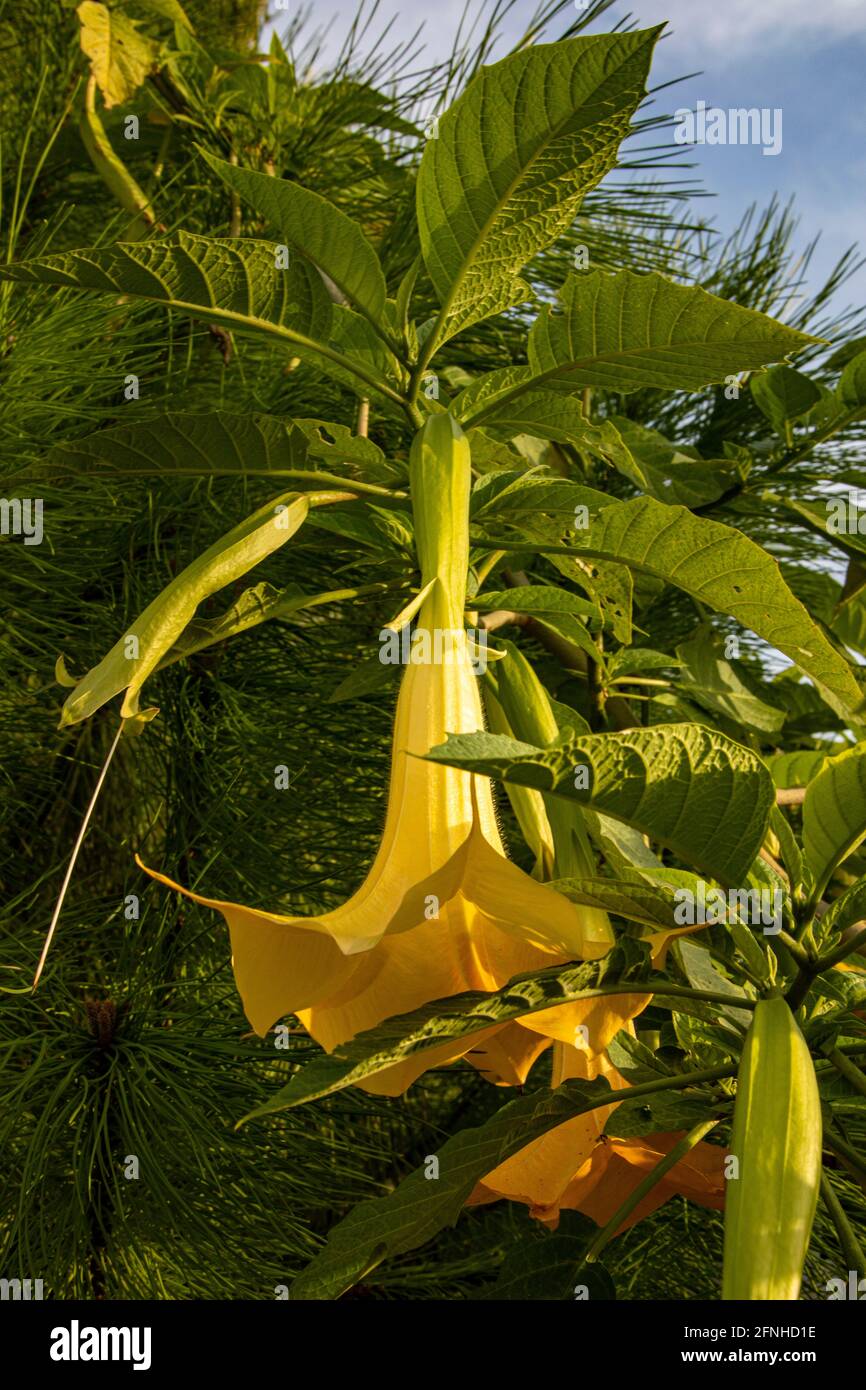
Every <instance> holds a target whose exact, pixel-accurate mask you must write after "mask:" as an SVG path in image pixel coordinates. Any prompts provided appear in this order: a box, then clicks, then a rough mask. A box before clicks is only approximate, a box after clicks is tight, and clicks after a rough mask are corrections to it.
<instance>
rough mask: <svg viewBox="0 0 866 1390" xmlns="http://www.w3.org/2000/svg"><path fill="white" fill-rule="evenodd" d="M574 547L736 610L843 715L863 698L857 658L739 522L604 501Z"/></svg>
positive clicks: (652, 504) (720, 608)
mask: <svg viewBox="0 0 866 1390" xmlns="http://www.w3.org/2000/svg"><path fill="white" fill-rule="evenodd" d="M568 539H569V540H571V537H569V538H568ZM575 550H577V551H579V552H580V553H581V554H584V555H593V556H598V557H599V558H602V559H606V560H615V561H618V562H620V563H621V564H625V565H629V566H631V567H633V568H634V569H636V570H639V571H642V572H644V573H649V574H652V575H654V576H656V577H657V578H659V579H663V580H665V581H666V582H667V583H670V584H675V585H676V586H677V588H679V589H683V590H684V591H685V592H686V593H687V594H691V595H692V597H693V598H696V599H698V600H700V602H702V603H705V604H706V605H707V606H708V607H710V608H713V609H715V611H716V612H718V613H729V614H730V615H731V616H732V617H734V618H736V619H737V621H738V622H739V623H741V624H742V625H743V627H746V628H750V629H751V630H752V631H753V632H756V633H757V634H758V636H759V637H763V638H764V640H765V641H766V642H769V643H770V644H771V646H774V647H776V648H778V650H779V651H781V652H784V653H785V655H786V656H789V657H790V658H791V659H792V661H794V662H795V663H796V665H797V666H799V667H800V669H801V670H802V671H803V672H804V673H805V674H806V675H808V676H810V677H811V678H812V680H813V681H814V683H815V685H816V686H817V688H818V690H819V691H820V693H821V695H822V696H823V698H824V700H825V701H826V702H827V704H828V705H829V706H830V708H831V709H833V710H835V711H836V712H837V713H838V714H840V715H842V716H843V717H846V718H847V717H850V716H851V715H852V714H853V713H854V712H856V710H857V709H859V707H860V706H861V705H862V703H863V695H862V693H861V690H860V687H859V685H858V684H857V681H856V680H855V678H854V673H853V671H852V669H851V666H850V664H849V663H848V662H847V661H846V660H845V659H844V657H842V656H841V655H840V654H839V652H837V651H836V649H835V648H834V647H833V646H832V645H831V643H830V642H829V641H828V640H827V638H826V637H825V636H824V634H823V633H822V632H821V631H820V629H819V628H818V626H817V625H816V624H815V623H814V622H813V621H812V619H811V618H810V616H809V614H808V612H807V610H806V609H805V608H804V607H803V605H802V604H801V603H800V602H799V600H798V599H796V598H795V597H794V595H793V594H792V593H791V591H790V590H789V589H788V587H787V585H786V584H785V582H784V580H783V579H782V576H781V574H780V572H779V566H778V563H777V561H775V560H774V559H772V557H771V556H770V555H768V554H767V553H766V551H764V550H762V549H761V547H760V546H758V545H756V544H755V543H754V541H751V540H749V539H748V538H747V537H746V536H744V535H742V534H741V532H739V531H736V530H734V529H733V528H732V527H729V526H723V525H722V524H721V523H720V522H718V521H710V520H709V519H708V518H707V517H702V516H695V515H694V514H693V513H692V512H689V511H687V510H686V509H685V508H684V507H665V506H664V505H663V504H662V503H660V502H656V501H655V500H654V499H653V498H651V497H635V498H633V499H632V500H631V501H629V502H618V503H614V504H613V505H612V506H609V507H606V508H604V510H603V511H601V512H600V513H599V515H598V516H597V517H596V518H595V520H594V521H592V523H591V525H590V526H589V529H588V530H587V531H584V532H580V533H578V538H577V542H576V544H575Z"/></svg>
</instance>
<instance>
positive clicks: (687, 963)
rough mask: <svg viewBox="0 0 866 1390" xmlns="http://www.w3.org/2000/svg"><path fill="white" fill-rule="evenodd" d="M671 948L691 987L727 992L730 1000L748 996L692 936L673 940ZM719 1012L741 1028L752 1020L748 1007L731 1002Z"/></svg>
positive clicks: (746, 1026) (721, 992) (720, 992)
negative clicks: (740, 1007) (723, 972)
mask: <svg viewBox="0 0 866 1390" xmlns="http://www.w3.org/2000/svg"><path fill="white" fill-rule="evenodd" d="M673 949H674V951H675V953H676V954H677V955H678V956H679V959H680V961H681V963H682V967H683V969H684V971H685V973H686V978H687V980H688V982H689V984H690V985H691V986H692V988H693V989H705V990H714V991H716V993H719V994H729V995H730V996H731V999H732V1001H736V1000H738V999H748V997H749V996H748V995H747V994H746V991H745V990H744V989H741V988H740V986H739V985H735V984H734V982H733V980H729V979H728V977H727V976H726V975H723V974H722V972H721V971H720V970H719V969H718V968H717V967H716V966H715V964H714V963H713V960H712V958H711V956H710V953H709V951H708V950H707V949H706V947H704V946H698V945H697V944H696V942H695V941H694V940H693V939H692V938H690V937H685V936H683V937H680V938H679V939H678V940H677V941H676V942H674V946H673ZM720 1012H721V1013H722V1014H723V1015H724V1016H725V1017H726V1018H730V1019H733V1020H734V1022H735V1023H738V1024H739V1025H740V1026H741V1027H742V1028H748V1026H749V1024H750V1023H751V1021H752V1015H751V1012H750V1011H749V1010H748V1009H738V1008H736V1007H735V1005H734V1004H733V1003H732V1005H731V1007H730V1008H728V1007H726V1006H724V1005H723V1006H722V1008H721V1011H720Z"/></svg>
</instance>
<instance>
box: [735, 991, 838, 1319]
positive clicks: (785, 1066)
mask: <svg viewBox="0 0 866 1390" xmlns="http://www.w3.org/2000/svg"><path fill="white" fill-rule="evenodd" d="M821 1133H822V1130H821V1102H820V1098H819V1095H818V1083H817V1080H816V1078H815V1068H814V1066H813V1064H812V1058H811V1056H810V1055H809V1049H808V1047H807V1045H806V1040H805V1038H804V1037H803V1034H802V1033H801V1032H800V1030H799V1028H798V1027H797V1024H796V1021H795V1019H794V1015H793V1014H792V1013H791V1010H790V1009H789V1007H788V1005H787V1004H786V1002H785V1000H784V999H782V998H781V997H780V996H777V997H776V998H773V999H763V1000H761V1002H760V1003H759V1004H758V1006H757V1008H756V1009H755V1013H754V1017H753V1020H752V1024H751V1027H750V1028H749V1032H748V1035H747V1037H746V1044H745V1047H744V1048H743V1055H742V1058H741V1059H740V1069H739V1072H738V1074H737V1100H736V1104H735V1106H734V1125H733V1132H732V1134H731V1154H732V1156H733V1157H735V1158H736V1159H737V1162H738V1165H739V1176H737V1177H733V1176H732V1177H731V1178H730V1179H729V1183H728V1191H727V1198H726V1202H725V1259H724V1273H723V1278H722V1298H723V1299H749V1300H756V1299H785V1300H789V1301H790V1300H794V1299H797V1298H799V1296H800V1282H801V1279H802V1274H803V1261H804V1260H805V1258H806V1251H807V1249H808V1247H809V1236H810V1234H811V1231H812V1222H813V1220H814V1218H815V1207H816V1205H817V1201H818V1191H819V1185H820V1181H821Z"/></svg>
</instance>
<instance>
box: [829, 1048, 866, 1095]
mask: <svg viewBox="0 0 866 1390" xmlns="http://www.w3.org/2000/svg"><path fill="white" fill-rule="evenodd" d="M827 1056H828V1057H829V1059H830V1061H831V1062H832V1063H833V1066H834V1067H835V1068H836V1070H837V1071H838V1072H841V1074H842V1076H844V1078H845V1080H846V1081H848V1082H850V1084H851V1085H852V1086H853V1087H854V1090H855V1091H859V1092H860V1095H861V1096H866V1076H864V1075H863V1073H862V1071H861V1070H860V1068H859V1067H856V1066H855V1065H854V1063H853V1062H849V1060H848V1058H847V1057H846V1056H845V1055H844V1054H843V1053H841V1052H840V1051H839V1049H838V1047H834V1048H833V1051H832V1052H828V1053H827Z"/></svg>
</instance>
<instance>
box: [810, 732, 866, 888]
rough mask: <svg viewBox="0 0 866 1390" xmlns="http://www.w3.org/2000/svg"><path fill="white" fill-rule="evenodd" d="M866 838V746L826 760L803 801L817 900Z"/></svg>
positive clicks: (863, 745) (851, 749) (858, 746)
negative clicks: (838, 870) (830, 880)
mask: <svg viewBox="0 0 866 1390" xmlns="http://www.w3.org/2000/svg"><path fill="white" fill-rule="evenodd" d="M864 838H866V744H864V743H860V744H858V745H857V747H856V748H850V749H848V750H847V751H846V752H844V753H839V754H837V756H836V757H834V758H828V759H827V761H826V762H825V763H824V766H823V767H822V768H821V770H820V772H819V773H818V775H817V776H816V777H815V778H814V779H813V780H812V781H811V782H810V783H809V786H808V788H807V790H806V799H805V801H804V802H803V850H804V853H805V855H806V864H807V865H808V867H809V869H810V870H811V872H812V874H813V876H814V879H815V894H814V897H815V899H816V900H817V899H818V898H820V897H821V896H822V895H823V892H824V889H825V888H826V886H827V883H828V881H829V879H830V876H831V874H832V873H833V870H834V869H835V868H836V866H837V864H840V863H841V862H842V860H843V859H845V858H846V857H847V856H848V855H849V854H850V853H851V852H852V850H855V849H856V848H857V846H858V845H859V844H861V843H862V841H863V840H864Z"/></svg>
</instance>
